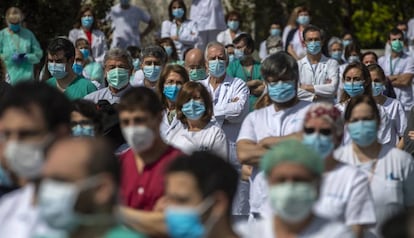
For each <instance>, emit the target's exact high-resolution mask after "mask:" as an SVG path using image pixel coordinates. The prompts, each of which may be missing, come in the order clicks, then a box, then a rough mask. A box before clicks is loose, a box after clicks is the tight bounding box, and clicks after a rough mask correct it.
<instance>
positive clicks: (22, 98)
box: [0, 81, 72, 132]
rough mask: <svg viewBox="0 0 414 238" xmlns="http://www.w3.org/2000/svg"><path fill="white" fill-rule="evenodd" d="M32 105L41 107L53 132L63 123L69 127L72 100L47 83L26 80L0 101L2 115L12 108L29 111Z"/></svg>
mask: <svg viewBox="0 0 414 238" xmlns="http://www.w3.org/2000/svg"><path fill="white" fill-rule="evenodd" d="M31 106H36V107H38V108H39V109H40V111H41V112H42V115H43V118H44V120H45V124H46V126H47V129H48V131H50V132H53V131H54V130H56V129H57V128H58V127H59V126H62V125H64V126H66V127H67V128H68V129H69V124H70V114H71V112H72V110H71V104H70V101H69V99H68V98H67V97H66V96H65V95H64V94H63V93H61V92H60V91H58V90H57V89H56V88H53V87H51V86H49V85H47V84H46V83H40V82H34V81H26V82H21V83H18V84H17V85H16V86H14V87H12V88H11V89H10V91H9V92H8V93H7V94H6V95H5V97H4V98H3V100H2V101H1V103H0V116H2V115H3V114H4V112H6V111H7V110H8V109H10V108H19V109H22V110H24V111H27V112H29V111H30V107H31Z"/></svg>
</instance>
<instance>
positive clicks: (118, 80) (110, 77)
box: [106, 68, 129, 89]
mask: <svg viewBox="0 0 414 238" xmlns="http://www.w3.org/2000/svg"><path fill="white" fill-rule="evenodd" d="M106 80H107V81H108V84H109V86H111V87H113V88H116V89H121V88H124V87H125V86H126V85H127V84H128V82H129V71H128V70H127V69H124V68H115V69H111V70H109V71H108V73H107V74H106Z"/></svg>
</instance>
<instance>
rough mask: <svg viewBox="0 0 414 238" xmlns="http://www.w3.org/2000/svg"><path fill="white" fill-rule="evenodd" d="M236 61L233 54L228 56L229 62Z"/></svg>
mask: <svg viewBox="0 0 414 238" xmlns="http://www.w3.org/2000/svg"><path fill="white" fill-rule="evenodd" d="M235 59H236V57H235V56H234V54H231V55H229V62H230V63H231V62H233V61H234V60H235Z"/></svg>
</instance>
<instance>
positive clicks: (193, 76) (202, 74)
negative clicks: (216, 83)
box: [189, 69, 207, 81]
mask: <svg viewBox="0 0 414 238" xmlns="http://www.w3.org/2000/svg"><path fill="white" fill-rule="evenodd" d="M189 76H190V80H191V81H197V80H203V79H205V78H206V77H207V74H206V70H205V69H190V73H189Z"/></svg>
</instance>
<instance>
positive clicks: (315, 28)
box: [302, 25, 324, 41]
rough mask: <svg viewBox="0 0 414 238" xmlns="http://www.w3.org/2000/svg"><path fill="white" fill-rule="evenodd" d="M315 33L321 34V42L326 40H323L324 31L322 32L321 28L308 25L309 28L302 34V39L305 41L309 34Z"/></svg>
mask: <svg viewBox="0 0 414 238" xmlns="http://www.w3.org/2000/svg"><path fill="white" fill-rule="evenodd" d="M310 31H311V32H315V31H317V32H319V34H320V35H321V41H323V40H324V39H323V34H322V30H321V28H319V27H317V26H314V25H308V26H306V27H305V29H304V30H303V32H302V37H303V39H304V40H305V38H306V37H305V36H306V33H308V32H310Z"/></svg>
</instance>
